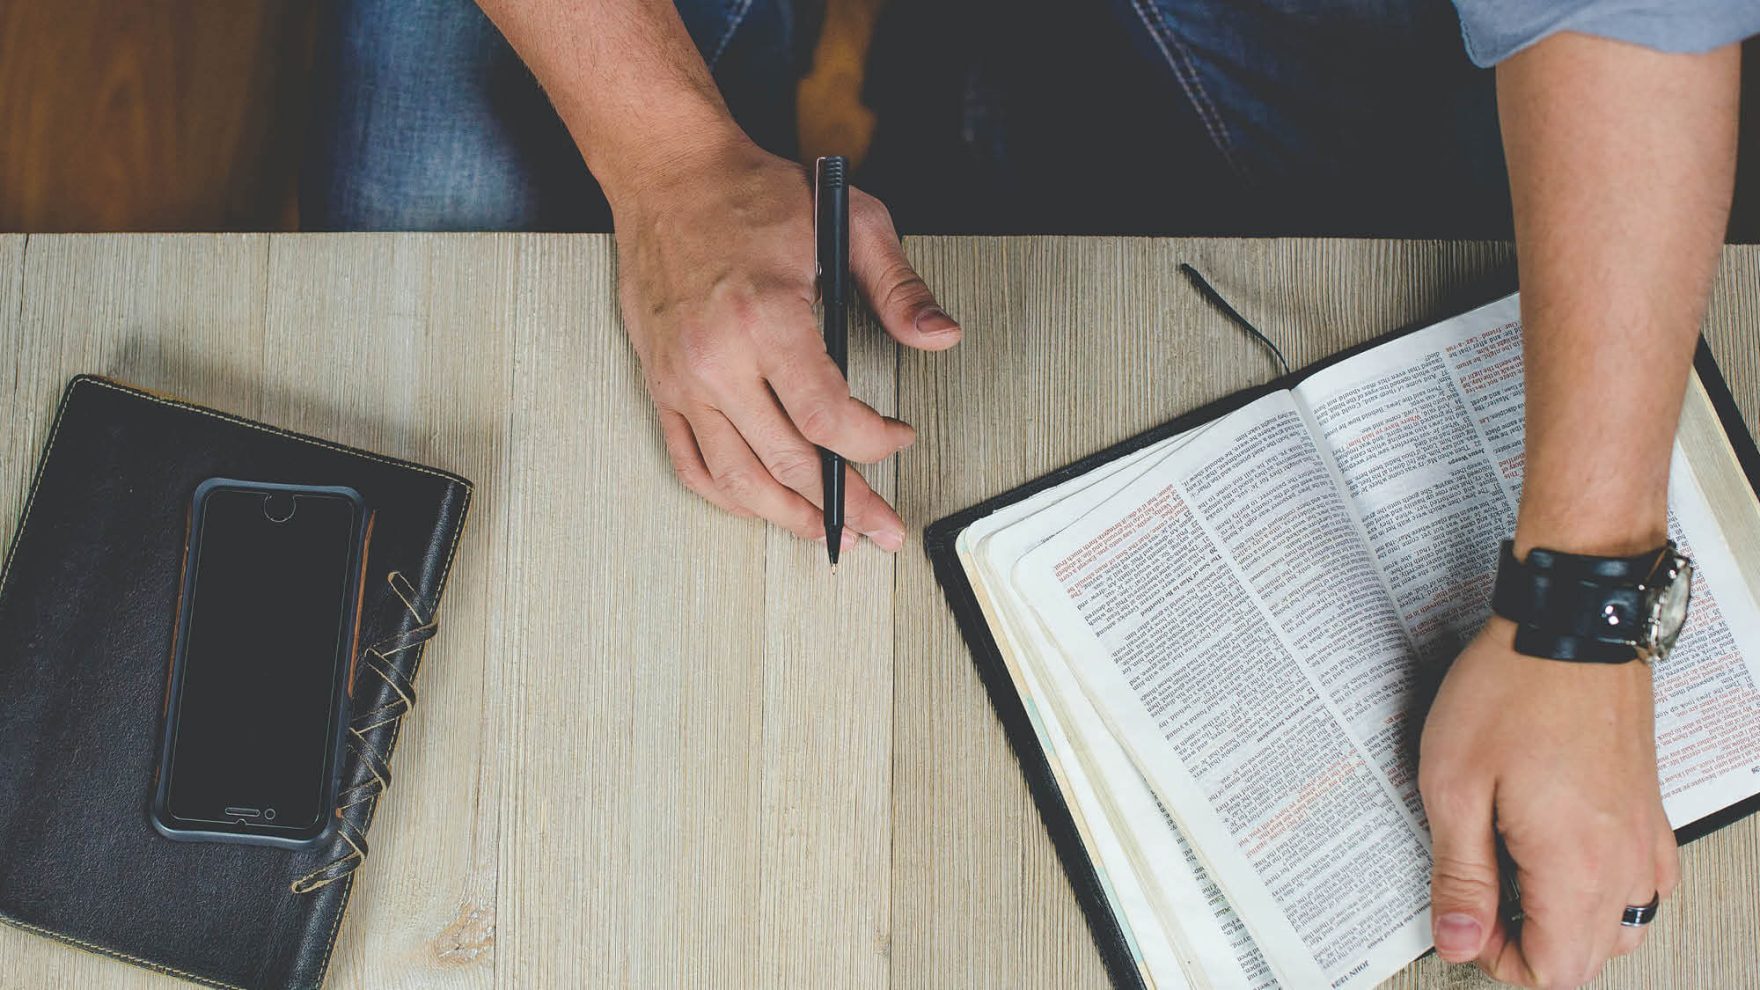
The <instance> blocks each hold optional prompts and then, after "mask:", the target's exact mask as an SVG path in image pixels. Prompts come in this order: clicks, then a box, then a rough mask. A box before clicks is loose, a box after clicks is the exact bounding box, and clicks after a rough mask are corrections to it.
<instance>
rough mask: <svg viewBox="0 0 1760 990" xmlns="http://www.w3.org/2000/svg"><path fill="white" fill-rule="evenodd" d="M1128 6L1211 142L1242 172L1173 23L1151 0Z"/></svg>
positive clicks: (1219, 119)
mask: <svg viewBox="0 0 1760 990" xmlns="http://www.w3.org/2000/svg"><path fill="white" fill-rule="evenodd" d="M1131 7H1132V9H1134V10H1135V11H1136V13H1137V17H1138V18H1139V19H1140V20H1142V22H1143V27H1145V28H1147V29H1148V31H1149V36H1150V37H1151V38H1153V39H1155V47H1156V48H1159V49H1160V50H1161V57H1162V58H1163V59H1164V60H1165V61H1166V62H1167V67H1168V69H1169V70H1171V71H1172V72H1173V77H1174V79H1175V80H1177V81H1178V82H1179V85H1180V88H1181V89H1183V90H1185V93H1186V98H1187V99H1188V100H1190V101H1191V103H1192V109H1193V110H1195V111H1196V112H1197V114H1198V119H1199V120H1200V121H1201V122H1202V123H1203V124H1204V130H1205V131H1206V132H1207V133H1208V134H1209V135H1210V143H1211V144H1213V145H1215V146H1216V150H1217V151H1219V152H1221V153H1222V157H1223V158H1224V159H1226V160H1227V161H1228V165H1229V167H1230V168H1231V169H1233V170H1234V171H1235V172H1237V173H1239V172H1241V167H1240V163H1239V162H1238V161H1236V159H1235V154H1234V142H1233V140H1232V139H1230V137H1229V135H1228V126H1227V124H1225V123H1224V122H1223V119H1222V114H1221V112H1220V111H1218V110H1217V108H1216V104H1215V102H1214V101H1213V100H1211V98H1210V92H1209V90H1207V89H1205V88H1204V82H1203V79H1202V78H1201V77H1200V76H1199V74H1198V70H1197V66H1196V64H1195V63H1194V61H1193V59H1192V54H1191V52H1190V51H1189V50H1187V48H1186V45H1185V44H1184V43H1183V42H1181V41H1180V40H1179V38H1178V37H1177V36H1176V35H1175V34H1174V31H1173V25H1171V24H1170V23H1169V22H1168V20H1167V16H1166V14H1164V13H1163V12H1162V11H1161V9H1160V8H1159V7H1156V6H1154V5H1153V2H1152V0H1131ZM1170 46H1171V48H1170Z"/></svg>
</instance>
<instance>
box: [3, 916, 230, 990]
mask: <svg viewBox="0 0 1760 990" xmlns="http://www.w3.org/2000/svg"><path fill="white" fill-rule="evenodd" d="M0 917H3V918H4V919H5V921H6V923H7V924H9V925H12V926H13V927H15V928H22V929H24V930H25V931H27V932H33V933H35V934H37V935H42V936H45V937H48V938H52V939H54V940H55V941H57V942H65V943H67V944H68V945H77V946H79V947H80V948H82V949H85V950H86V951H87V952H96V953H97V954H99V955H101V956H109V957H111V958H112V959H120V960H122V961H123V962H128V963H133V964H135V965H136V966H139V967H141V968H142V969H150V970H153V971H154V972H156V973H169V974H171V975H173V976H180V977H182V978H184V979H186V980H189V981H190V982H191V983H200V984H201V985H203V986H208V987H222V988H224V990H245V988H244V987H241V986H239V985H238V984H236V983H227V982H225V981H223V980H216V979H212V978H210V977H206V976H197V975H196V974H194V973H186V972H184V971H183V970H181V969H178V968H177V967H175V966H166V965H164V964H163V963H156V962H151V961H149V960H146V959H142V958H140V957H139V956H131V955H129V954H128V953H126V952H122V951H119V950H117V949H112V948H110V947H108V946H105V945H100V944H98V943H97V942H87V941H86V940H84V939H80V938H75V937H73V936H72V935H64V934H62V933H61V932H57V931H51V930H50V929H47V928H43V927H41V926H38V925H33V924H31V923H30V922H28V921H20V920H18V919H17V918H13V917H10V916H4V915H0ZM75 958H77V957H75Z"/></svg>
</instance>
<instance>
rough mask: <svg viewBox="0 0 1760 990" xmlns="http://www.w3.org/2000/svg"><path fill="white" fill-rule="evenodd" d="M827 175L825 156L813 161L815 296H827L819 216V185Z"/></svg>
mask: <svg viewBox="0 0 1760 990" xmlns="http://www.w3.org/2000/svg"><path fill="white" fill-rule="evenodd" d="M824 174H825V156H823V155H821V156H819V157H818V158H815V159H813V294H814V295H815V296H819V297H822V296H824V294H825V252H824V251H822V250H820V245H821V244H822V243H823V242H822V238H823V237H824V236H825V233H824V231H825V227H824V221H823V218H821V217H820V216H819V183H820V179H821V177H822V176H824Z"/></svg>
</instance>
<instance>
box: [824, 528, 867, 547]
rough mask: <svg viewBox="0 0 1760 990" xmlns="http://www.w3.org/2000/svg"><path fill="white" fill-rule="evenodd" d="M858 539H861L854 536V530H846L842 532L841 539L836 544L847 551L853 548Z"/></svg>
mask: <svg viewBox="0 0 1760 990" xmlns="http://www.w3.org/2000/svg"><path fill="white" fill-rule="evenodd" d="M859 539H861V537H859V536H857V535H856V534H855V530H851V529H846V530H844V531H843V539H841V540H839V541H837V542H838V543H839V544H840V545H841V549H844V550H848V549H849V548H850V547H853V546H855V545H856V541H857V540H859ZM821 542H822V541H821Z"/></svg>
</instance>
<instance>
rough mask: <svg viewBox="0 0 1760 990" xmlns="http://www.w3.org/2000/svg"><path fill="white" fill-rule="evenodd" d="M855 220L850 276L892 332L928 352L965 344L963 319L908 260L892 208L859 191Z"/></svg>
mask: <svg viewBox="0 0 1760 990" xmlns="http://www.w3.org/2000/svg"><path fill="white" fill-rule="evenodd" d="M849 219H850V240H849V267H850V274H851V275H853V276H855V282H856V287H857V288H858V289H860V290H861V293H862V298H864V299H866V300H867V301H868V306H869V307H870V308H871V309H873V310H874V315H875V316H878V317H879V318H880V325H881V326H883V327H885V328H886V332H887V333H888V334H891V335H892V338H893V339H894V340H896V341H898V342H899V343H901V344H903V345H905V346H906V347H915V348H918V349H919V350H925V351H940V350H946V349H947V348H949V347H952V346H953V345H955V344H957V343H959V338H960V335H961V330H960V325H959V323H958V322H957V321H956V320H954V318H953V317H951V316H948V315H947V313H946V312H945V311H944V310H942V308H941V304H940V303H937V302H936V301H935V296H934V294H933V293H931V292H930V291H929V286H928V285H927V284H926V283H924V281H923V278H922V276H920V275H918V274H917V271H916V269H914V268H912V267H911V263H910V262H909V261H907V260H906V259H905V256H904V249H903V248H902V247H900V246H899V243H898V232H897V231H896V230H895V229H894V228H893V226H892V217H891V215H890V214H888V213H887V212H886V207H884V206H882V205H880V201H879V200H877V199H875V198H874V197H872V196H869V195H866V194H864V193H859V192H858V193H855V194H854V195H853V196H852V198H851V200H850V217H849Z"/></svg>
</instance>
